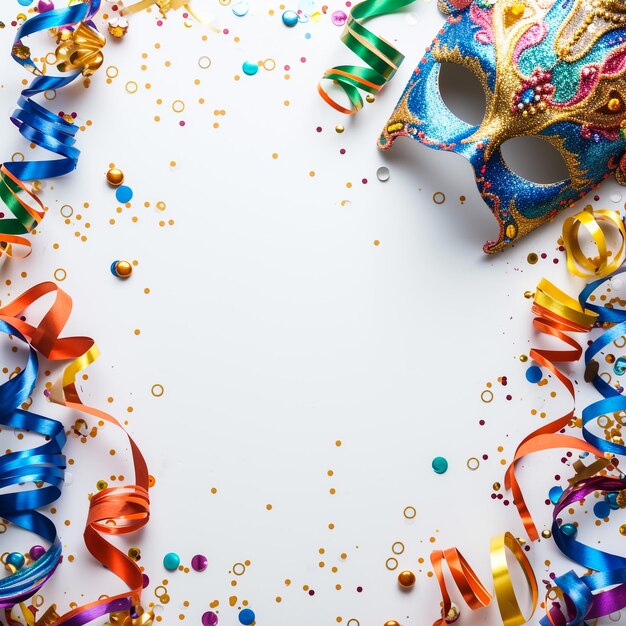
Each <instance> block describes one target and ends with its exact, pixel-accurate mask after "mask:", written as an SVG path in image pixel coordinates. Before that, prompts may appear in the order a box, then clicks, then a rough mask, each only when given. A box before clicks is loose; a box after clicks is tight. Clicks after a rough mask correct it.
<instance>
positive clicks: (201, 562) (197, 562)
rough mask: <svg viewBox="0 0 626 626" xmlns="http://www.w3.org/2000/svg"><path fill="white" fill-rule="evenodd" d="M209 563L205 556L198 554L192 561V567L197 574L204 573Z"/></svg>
mask: <svg viewBox="0 0 626 626" xmlns="http://www.w3.org/2000/svg"><path fill="white" fill-rule="evenodd" d="M208 563H209V561H208V559H207V558H206V556H204V554H196V556H194V557H193V558H192V559H191V567H192V568H193V570H194V571H196V572H204V570H205V569H206V568H207V565H208Z"/></svg>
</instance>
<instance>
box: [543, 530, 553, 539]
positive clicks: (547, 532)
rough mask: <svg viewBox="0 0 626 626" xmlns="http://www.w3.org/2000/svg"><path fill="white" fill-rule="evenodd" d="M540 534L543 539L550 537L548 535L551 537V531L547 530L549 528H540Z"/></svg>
mask: <svg viewBox="0 0 626 626" xmlns="http://www.w3.org/2000/svg"><path fill="white" fill-rule="evenodd" d="M541 536H542V537H543V538H544V539H550V537H552V532H551V531H549V530H542V531H541Z"/></svg>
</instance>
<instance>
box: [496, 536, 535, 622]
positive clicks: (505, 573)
mask: <svg viewBox="0 0 626 626" xmlns="http://www.w3.org/2000/svg"><path fill="white" fill-rule="evenodd" d="M507 549H508V550H509V551H510V552H511V554H513V556H514V557H515V559H516V560H517V562H518V563H519V564H520V566H521V568H522V571H523V572H524V577H525V578H526V582H527V583H528V587H529V589H530V593H531V596H532V599H531V603H532V606H531V610H530V615H529V616H528V617H524V614H523V613H522V610H521V609H520V607H519V603H518V601H517V597H516V596H515V589H514V588H513V583H512V581H511V573H510V571H509V565H508V563H507V559H506V551H507ZM490 551H491V572H492V574H493V584H494V587H495V591H496V599H497V601H498V608H499V609H500V617H502V623H503V624H504V626H522V624H525V623H526V622H528V621H530V618H531V617H532V616H533V614H534V613H535V609H536V608H537V599H538V597H539V591H538V589H537V580H536V579H535V574H534V572H533V568H532V566H531V564H530V561H529V560H528V558H527V557H526V555H525V554H524V550H522V546H520V544H519V542H518V541H517V539H515V537H513V535H512V534H511V533H509V532H506V533H504V534H502V535H499V536H498V537H494V538H493V539H492V540H491V548H490Z"/></svg>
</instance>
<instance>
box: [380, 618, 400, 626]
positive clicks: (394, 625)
mask: <svg viewBox="0 0 626 626" xmlns="http://www.w3.org/2000/svg"><path fill="white" fill-rule="evenodd" d="M383 626H400V622H396V620H395V619H388V620H387V621H386V622H385V623H384V624H383Z"/></svg>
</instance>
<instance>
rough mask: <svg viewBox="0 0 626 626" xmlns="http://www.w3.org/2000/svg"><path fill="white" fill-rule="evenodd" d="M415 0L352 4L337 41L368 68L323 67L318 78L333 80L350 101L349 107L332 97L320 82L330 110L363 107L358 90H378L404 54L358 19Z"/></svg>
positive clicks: (354, 110) (350, 112)
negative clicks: (323, 71) (324, 69)
mask: <svg viewBox="0 0 626 626" xmlns="http://www.w3.org/2000/svg"><path fill="white" fill-rule="evenodd" d="M414 1H415V0H365V2H360V3H359V4H357V5H355V6H354V7H353V8H352V9H351V11H350V15H349V17H348V20H347V22H346V25H345V27H344V30H343V33H342V35H341V41H343V43H345V44H346V46H348V48H350V50H352V52H354V53H355V54H356V55H357V56H358V57H359V58H360V59H361V60H362V61H364V62H365V63H367V64H368V66H369V67H361V66H357V65H338V66H336V67H333V68H331V69H329V70H326V72H325V73H324V76H323V77H322V80H332V81H334V82H335V83H336V84H337V85H338V86H339V87H340V88H341V89H342V90H343V92H344V93H345V94H346V96H347V97H348V100H350V105H351V106H350V108H349V109H347V108H346V107H344V106H342V105H341V104H339V103H337V102H336V101H335V100H333V99H332V98H331V97H330V96H329V95H328V93H327V92H326V90H325V89H324V88H323V87H322V83H321V82H320V83H319V84H318V86H317V90H318V92H319V94H320V96H322V98H324V100H325V101H326V102H327V103H328V104H330V106H331V107H333V109H335V110H336V111H339V112H340V113H345V114H346V115H353V114H355V113H357V112H358V111H359V110H360V109H362V108H363V98H362V97H361V94H360V93H359V89H361V90H363V91H367V92H368V93H371V94H376V93H378V92H379V91H380V90H381V89H382V88H383V87H384V86H385V85H386V84H387V83H388V82H389V81H390V80H391V79H392V78H393V75H394V74H395V73H396V72H397V70H398V68H399V67H400V64H401V63H402V61H403V60H404V55H403V54H402V53H401V52H400V51H399V50H397V49H396V48H394V47H393V46H392V45H391V44H390V43H389V42H388V41H386V40H385V39H383V38H382V37H378V36H377V35H375V34H374V33H372V32H371V31H369V30H368V29H367V28H365V26H363V24H361V22H362V21H365V20H368V19H370V18H372V17H376V16H379V15H385V14H386V13H391V12H392V11H396V10H398V9H400V8H402V7H405V6H408V5H409V4H413V2H414Z"/></svg>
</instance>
